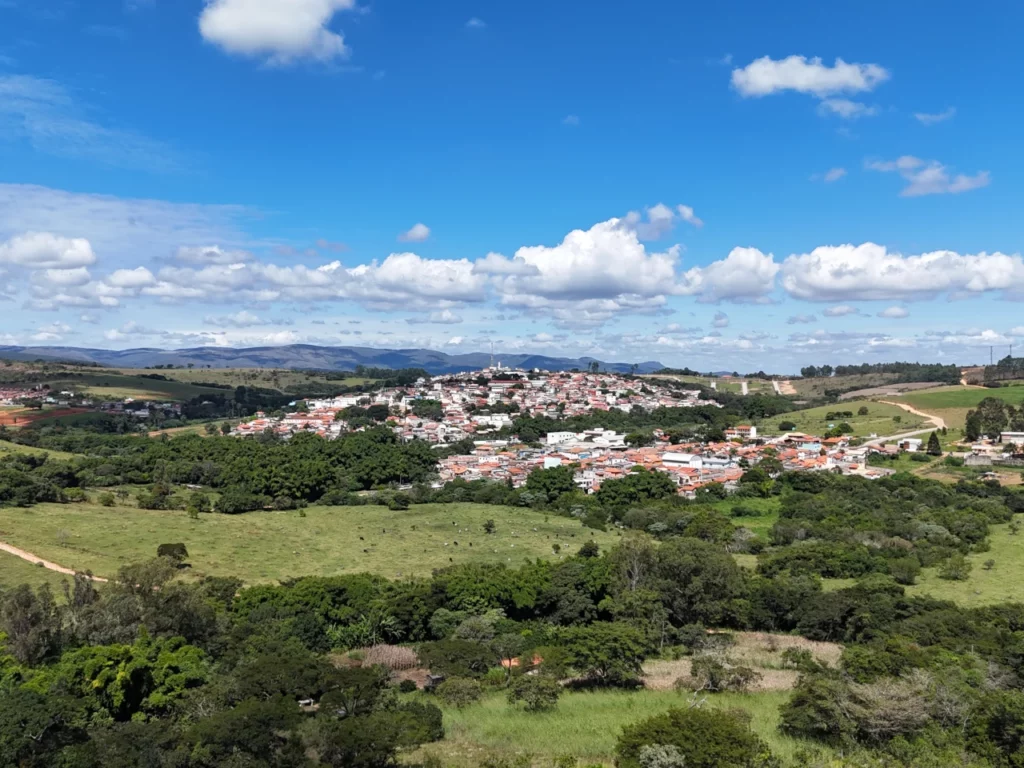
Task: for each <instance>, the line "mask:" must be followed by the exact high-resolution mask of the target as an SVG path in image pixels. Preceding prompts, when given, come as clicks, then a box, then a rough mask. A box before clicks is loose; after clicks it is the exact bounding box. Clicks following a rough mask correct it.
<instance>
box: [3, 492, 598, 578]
mask: <svg viewBox="0 0 1024 768" xmlns="http://www.w3.org/2000/svg"><path fill="white" fill-rule="evenodd" d="M304 513H305V517H302V516H301V514H302V513H300V512H299V511H287V512H250V513H247V514H243V515H219V514H204V515H201V516H200V518H199V519H198V520H191V519H189V517H188V515H187V514H186V513H185V512H183V511H156V510H144V509H138V508H137V507H135V506H114V507H104V506H101V505H98V504H92V503H86V504H39V505H36V506H34V507H29V508H26V509H20V508H4V509H0V539H2V540H3V541H5V542H7V543H8V544H12V545H14V546H16V547H20V548H22V549H24V550H27V551H29V552H32V553H33V554H35V555H38V556H39V557H42V558H45V559H47V560H50V561H52V562H55V563H59V564H60V565H63V566H66V567H69V568H74V569H76V570H91V571H92V572H93V573H95V574H96V575H99V576H108V577H109V576H112V575H114V574H115V573H116V572H117V570H118V568H120V567H121V566H122V565H126V564H129V563H136V562H139V561H142V560H146V559H149V558H152V557H155V556H156V550H157V547H158V546H159V545H160V544H164V543H175V542H183V543H184V544H185V545H186V546H187V547H188V551H189V555H190V557H189V562H190V563H191V564H192V570H191V574H192V575H193V576H195V577H199V576H202V575H207V574H212V575H219V576H237V577H238V578H240V579H242V580H243V581H245V582H246V583H257V582H270V581H276V580H281V579H287V578H292V577H295V576H303V575H319V576H327V575H334V574H341V573H356V572H372V573H379V574H381V575H382V576H387V577H389V578H398V577H402V576H425V575H428V574H430V572H431V571H432V570H433V569H435V568H442V567H445V566H447V565H450V564H452V563H464V562H486V563H505V564H507V565H509V566H518V565H521V564H522V563H523V561H524V560H526V559H534V558H543V559H548V560H555V559H558V558H560V557H566V556H568V555H571V554H573V553H575V552H576V550H578V549H579V548H580V546H581V545H582V544H583V543H584V542H586V541H589V540H594V541H597V542H598V543H599V544H600V545H601V547H602V548H606V547H609V546H611V545H612V544H614V543H615V542H616V541H617V540H618V535H617V534H616V533H605V532H601V531H594V530H592V529H590V528H584V527H583V526H581V525H580V523H579V522H578V521H576V520H574V519H571V518H565V517H557V516H554V515H552V516H547V515H544V514H543V513H539V512H534V511H532V510H528V509H524V508H520V507H498V506H491V505H484V504H424V505H415V506H412V507H411V508H410V509H409V510H407V511H404V512H394V511H391V510H389V509H387V508H386V507H383V506H359V507H320V506H316V507H309V508H308V509H306V510H304ZM488 519H493V520H494V522H495V526H496V530H495V532H494V533H493V534H486V533H485V532H484V530H483V525H484V522H485V521H486V520H488ZM556 544H557V545H558V546H559V548H560V550H561V551H560V553H559V554H556V553H555V551H554V545H556Z"/></svg>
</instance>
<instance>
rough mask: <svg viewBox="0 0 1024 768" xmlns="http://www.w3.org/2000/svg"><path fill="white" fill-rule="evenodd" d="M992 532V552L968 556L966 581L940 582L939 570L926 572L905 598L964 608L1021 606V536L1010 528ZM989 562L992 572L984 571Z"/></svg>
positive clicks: (1023, 591)
mask: <svg viewBox="0 0 1024 768" xmlns="http://www.w3.org/2000/svg"><path fill="white" fill-rule="evenodd" d="M991 531H992V532H991V535H990V541H991V544H992V549H991V550H990V551H988V552H979V553H976V554H972V555H968V556H967V559H968V560H969V561H970V562H971V565H972V566H973V568H972V569H971V573H970V575H969V576H968V577H967V580H966V581H948V580H946V579H940V578H939V575H938V569H936V568H925V569H924V570H922V571H921V575H920V576H919V577H918V579H917V584H915V585H914V586H912V587H907V594H911V595H929V596H931V597H935V598H939V599H940V600H953V601H955V602H956V603H957V604H958V605H962V606H964V607H967V608H973V607H976V606H982V605H993V604H995V603H1005V602H1024V589H1022V587H1021V584H1024V533H1020V534H1017V535H1013V534H1011V533H1010V527H1009V525H993V526H992V528H991ZM988 560H993V561H995V565H994V566H993V567H992V569H991V570H986V568H985V562H986V561H988Z"/></svg>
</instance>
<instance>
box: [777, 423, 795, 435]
mask: <svg viewBox="0 0 1024 768" xmlns="http://www.w3.org/2000/svg"><path fill="white" fill-rule="evenodd" d="M794 429H796V423H795V422H792V421H780V422H779V431H780V432H792V431H793V430H794Z"/></svg>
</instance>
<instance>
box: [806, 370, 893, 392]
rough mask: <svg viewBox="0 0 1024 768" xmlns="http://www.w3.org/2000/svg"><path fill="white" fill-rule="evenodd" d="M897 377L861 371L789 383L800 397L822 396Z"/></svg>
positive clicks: (887, 382) (891, 374)
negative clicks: (850, 374) (827, 392)
mask: <svg viewBox="0 0 1024 768" xmlns="http://www.w3.org/2000/svg"><path fill="white" fill-rule="evenodd" d="M897 378H899V377H898V376H897V375H896V374H895V373H861V374H856V375H854V376H832V377H830V378H817V379H792V380H791V381H790V383H791V384H792V385H793V388H794V389H795V390H796V391H797V394H798V395H800V396H802V397H824V395H825V392H826V390H827V391H830V392H831V391H835V390H839V391H843V392H846V391H849V390H854V389H866V388H868V387H881V386H884V385H886V384H889V383H891V382H893V381H895V380H896V379H897Z"/></svg>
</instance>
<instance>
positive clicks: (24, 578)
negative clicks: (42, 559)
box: [0, 552, 71, 602]
mask: <svg viewBox="0 0 1024 768" xmlns="http://www.w3.org/2000/svg"><path fill="white" fill-rule="evenodd" d="M70 578H71V577H70V576H65V575H63V574H60V573H57V572H56V571H48V570H47V569H46V568H43V567H41V566H38V565H33V564H32V563H29V562H27V561H25V560H22V559H21V558H20V557H15V556H14V555H10V554H8V553H6V552H0V590H4V589H11V588H12V587H17V586H19V585H21V584H28V585H29V586H31V587H38V586H42V585H43V584H49V585H50V589H52V590H53V594H54V596H55V597H56V598H57V599H58V601H61V602H63V600H64V597H63V595H64V591H63V588H62V586H61V585H62V583H63V581H64V580H65V579H70Z"/></svg>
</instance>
